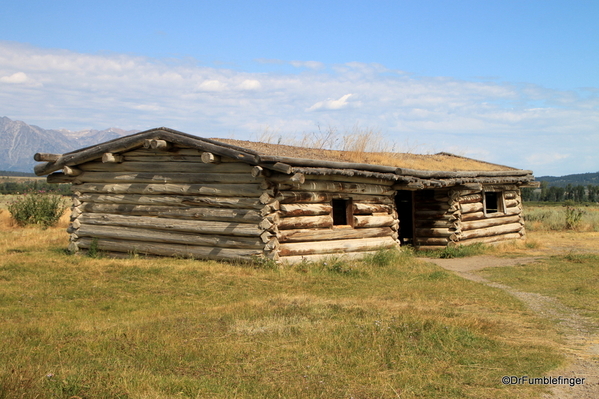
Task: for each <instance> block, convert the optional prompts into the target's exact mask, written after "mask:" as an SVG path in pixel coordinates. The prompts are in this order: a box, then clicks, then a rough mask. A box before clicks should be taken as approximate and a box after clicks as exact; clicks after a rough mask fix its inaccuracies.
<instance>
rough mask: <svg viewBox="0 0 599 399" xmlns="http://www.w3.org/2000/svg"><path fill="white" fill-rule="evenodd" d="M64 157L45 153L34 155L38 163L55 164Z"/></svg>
mask: <svg viewBox="0 0 599 399" xmlns="http://www.w3.org/2000/svg"><path fill="white" fill-rule="evenodd" d="M61 156H62V155H59V154H47V153H44V152H38V153H36V154H35V155H33V159H34V160H35V161H37V162H55V161H58V160H59V159H60V157H61Z"/></svg>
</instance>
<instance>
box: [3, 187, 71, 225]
mask: <svg viewBox="0 0 599 399" xmlns="http://www.w3.org/2000/svg"><path fill="white" fill-rule="evenodd" d="M66 209H67V204H66V201H65V200H64V199H63V197H61V196H60V195H55V194H46V193H27V194H23V195H21V196H20V197H17V199H16V200H14V201H12V202H11V203H9V204H8V212H10V215H11V218H12V219H13V220H14V221H15V223H16V224H17V225H19V226H27V225H39V226H42V227H49V226H54V225H56V223H58V219H60V217H61V216H62V214H63V213H64V212H65V210H66Z"/></svg>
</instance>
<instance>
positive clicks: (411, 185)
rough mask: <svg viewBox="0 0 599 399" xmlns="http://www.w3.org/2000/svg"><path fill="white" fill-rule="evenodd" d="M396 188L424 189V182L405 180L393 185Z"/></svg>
mask: <svg viewBox="0 0 599 399" xmlns="http://www.w3.org/2000/svg"><path fill="white" fill-rule="evenodd" d="M391 187H392V188H393V189H394V190H407V191H416V190H422V189H424V183H423V182H422V181H416V182H407V183H406V182H404V183H397V184H394V185H393V186H391Z"/></svg>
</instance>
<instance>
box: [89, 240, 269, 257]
mask: <svg viewBox="0 0 599 399" xmlns="http://www.w3.org/2000/svg"><path fill="white" fill-rule="evenodd" d="M93 241H94V239H92V238H87V237H86V238H81V239H79V240H78V241H77V246H78V247H79V248H89V247H90V246H91V245H92V242H93ZM96 245H97V247H98V249H100V250H101V251H114V252H124V253H129V254H150V255H160V256H179V257H190V258H197V259H214V260H224V259H248V260H249V259H251V258H252V257H254V256H260V255H262V254H263V250H262V249H244V248H236V249H233V248H219V247H200V246H189V245H181V244H160V243H154V242H144V241H126V240H111V239H106V238H101V239H98V240H97V241H96Z"/></svg>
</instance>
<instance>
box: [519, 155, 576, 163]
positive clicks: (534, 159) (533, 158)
mask: <svg viewBox="0 0 599 399" xmlns="http://www.w3.org/2000/svg"><path fill="white" fill-rule="evenodd" d="M571 156H572V155H571V154H564V153H557V152H554V153H545V152H543V153H534V154H530V155H529V156H527V157H526V161H527V162H528V163H530V164H531V165H535V166H539V165H547V164H551V163H553V162H559V161H561V160H564V159H567V158H570V157H571Z"/></svg>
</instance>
